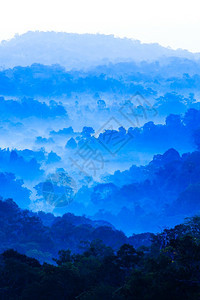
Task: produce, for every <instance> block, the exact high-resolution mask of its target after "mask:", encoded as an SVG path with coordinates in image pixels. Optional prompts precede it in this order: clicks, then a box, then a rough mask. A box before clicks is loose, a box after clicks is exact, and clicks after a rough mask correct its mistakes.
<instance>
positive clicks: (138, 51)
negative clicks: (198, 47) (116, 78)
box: [0, 31, 200, 70]
mask: <svg viewBox="0 0 200 300" xmlns="http://www.w3.org/2000/svg"><path fill="white" fill-rule="evenodd" d="M168 57H182V58H188V59H191V60H198V59H200V53H191V52H189V51H187V50H182V49H178V50H173V49H170V48H165V47H162V46H160V45H159V44H143V43H141V42H140V41H138V40H133V39H128V38H116V37H114V36H113V35H103V34H74V33H64V32H58V33H57V32H39V31H37V32H27V33H25V34H23V35H16V36H15V37H14V38H12V39H10V40H8V41H2V42H1V43H0V67H1V68H12V67H14V66H28V65H31V64H33V63H40V64H45V65H52V64H60V65H61V66H64V67H65V68H66V69H67V70H70V69H83V68H90V67H94V66H97V65H102V64H107V63H109V62H112V63H117V62H129V61H135V62H141V61H143V60H145V61H155V60H163V59H165V58H168Z"/></svg>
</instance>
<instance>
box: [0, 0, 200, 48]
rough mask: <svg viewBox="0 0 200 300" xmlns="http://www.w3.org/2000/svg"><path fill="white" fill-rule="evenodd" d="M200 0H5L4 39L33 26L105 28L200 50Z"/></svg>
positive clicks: (0, 26)
mask: <svg viewBox="0 0 200 300" xmlns="http://www.w3.org/2000/svg"><path fill="white" fill-rule="evenodd" d="M199 14H200V1H199V0H190V1H185V0H137V1H135V0H123V1H118V0H71V1H68V0H56V1H55V0H53V1H52V0H17V1H16V0H1V2H0V40H7V39H10V38H12V37H13V36H14V35H15V34H17V33H18V34H22V33H25V32H27V31H29V30H31V31H35V30H40V31H64V32H73V33H103V34H114V35H115V36H118V37H129V38H133V39H137V40H140V41H141V42H144V43H159V44H160V45H162V46H165V47H171V48H173V49H177V48H183V49H187V50H189V51H192V52H200V16H199Z"/></svg>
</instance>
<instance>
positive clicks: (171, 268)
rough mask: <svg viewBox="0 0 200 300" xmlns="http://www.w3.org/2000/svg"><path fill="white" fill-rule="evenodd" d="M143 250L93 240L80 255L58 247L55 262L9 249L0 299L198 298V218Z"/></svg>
mask: <svg viewBox="0 0 200 300" xmlns="http://www.w3.org/2000/svg"><path fill="white" fill-rule="evenodd" d="M143 250H144V251H142V250H141V249H140V251H139V250H136V249H134V247H133V246H131V245H129V244H124V245H122V246H121V248H120V249H119V250H118V251H117V252H115V251H113V250H112V249H111V248H110V247H107V246H105V245H104V244H103V243H102V242H101V241H100V240H97V241H93V242H91V243H89V248H88V249H87V250H86V251H85V252H84V253H83V254H71V251H70V250H61V251H59V255H58V258H57V259H55V262H56V263H57V266H56V265H51V264H47V263H44V264H43V265H41V264H40V263H39V262H38V261H37V260H36V259H33V258H28V257H27V256H25V255H22V254H19V253H18V252H16V251H14V250H7V251H5V252H4V253H3V254H2V255H1V257H0V298H1V299H11V300H12V299H20V300H24V299H26V300H32V299H41V300H45V299H52V300H53V299H59V300H60V299H61V300H62V299H63V300H64V299H69V300H70V299H80V300H86V299H87V300H90V299H91V300H102V299H105V300H106V299H108V300H109V299H115V300H124V299H128V300H129V299H130V300H132V299H136V300H137V299H138V300H141V299H142V300H143V299H144V300H151V299H152V300H153V299H163V300H168V299H172V300H176V299H177V300H179V299H181V300H186V299H188V300H189V299H194V300H196V299H199V298H200V281H199V278H200V217H198V216H195V217H194V218H190V219H187V220H186V222H185V223H184V224H181V225H178V226H176V227H175V228H173V229H165V230H164V231H163V232H162V233H160V234H157V235H154V236H153V237H152V245H151V247H150V248H147V247H145V248H143Z"/></svg>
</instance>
